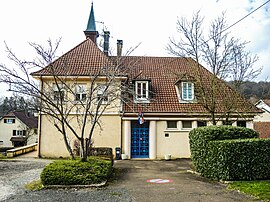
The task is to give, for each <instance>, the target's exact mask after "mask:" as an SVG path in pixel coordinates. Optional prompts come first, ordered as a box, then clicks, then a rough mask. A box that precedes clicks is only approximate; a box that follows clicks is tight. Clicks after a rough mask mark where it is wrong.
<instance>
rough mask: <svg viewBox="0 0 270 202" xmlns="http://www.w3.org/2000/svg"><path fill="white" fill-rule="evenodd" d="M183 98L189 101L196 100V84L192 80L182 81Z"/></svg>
mask: <svg viewBox="0 0 270 202" xmlns="http://www.w3.org/2000/svg"><path fill="white" fill-rule="evenodd" d="M181 99H182V100H187V101H191V100H194V84H193V83H192V82H182V83H181Z"/></svg>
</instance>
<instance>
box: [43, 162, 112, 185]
mask: <svg viewBox="0 0 270 202" xmlns="http://www.w3.org/2000/svg"><path fill="white" fill-rule="evenodd" d="M111 171H112V163H111V161H110V160H105V159H100V158H94V157H90V158H88V159H87V161H86V162H82V161H81V160H80V159H78V160H56V161H54V162H53V163H51V164H49V165H47V166H46V167H45V168H44V169H43V171H42V173H41V175H40V178H41V181H42V184H43V185H90V184H97V183H101V182H104V181H106V180H107V178H108V177H109V175H110V174H111Z"/></svg>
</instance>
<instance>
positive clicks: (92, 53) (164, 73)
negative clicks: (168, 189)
mask: <svg viewBox="0 0 270 202" xmlns="http://www.w3.org/2000/svg"><path fill="white" fill-rule="evenodd" d="M116 64H121V65H122V69H121V72H119V74H122V75H128V77H129V80H130V81H132V80H133V79H141V80H149V79H150V80H151V87H152V89H151V90H152V91H153V95H152V100H151V102H150V103H149V104H140V105H139V104H135V103H134V102H129V103H128V105H125V106H124V111H125V112H138V111H139V110H143V111H144V112H156V113H163V112H164V113H165V112H169V113H174V112H176V113H207V110H206V109H205V108H204V107H203V106H202V105H201V104H199V103H179V100H178V97H177V92H176V89H175V83H176V82H179V79H180V80H181V79H187V80H192V79H193V78H194V77H193V76H194V69H196V67H197V63H196V62H195V61H194V60H193V59H191V58H180V57H140V56H123V57H121V58H120V60H119V58H117V57H107V56H106V55H104V54H103V52H101V51H100V50H99V48H98V47H97V46H96V45H95V44H94V43H93V42H92V41H91V40H90V39H86V40H85V41H83V42H82V43H81V44H79V45H78V46H76V47H75V48H73V49H72V50H70V51H69V52H67V53H66V54H64V55H63V56H62V57H60V58H59V59H57V60H56V61H54V62H53V63H52V64H51V65H49V66H48V67H45V68H44V69H42V70H40V71H38V72H34V73H32V75H33V76H40V75H52V73H53V72H52V71H51V70H52V69H53V70H54V73H55V74H56V75H69V76H87V75H88V76H89V75H93V74H95V73H96V72H97V71H98V70H100V68H103V67H104V66H114V65H116ZM51 67H54V68H51ZM199 69H200V71H201V72H202V73H201V75H202V83H203V85H204V86H208V87H209V86H210V82H211V78H212V75H211V73H210V72H209V71H208V70H206V69H205V68H203V67H202V66H200V68H199ZM217 86H219V92H218V96H217V105H218V107H217V112H224V111H225V108H224V103H227V104H228V103H232V102H233V103H234V109H233V110H234V112H237V113H238V112H246V113H248V112H251V113H255V112H258V110H257V108H255V107H254V106H253V105H252V104H250V103H249V102H248V101H246V100H245V99H244V98H243V97H242V96H241V95H240V94H238V93H237V92H235V91H234V90H232V89H231V88H230V87H228V86H227V85H226V84H225V83H224V82H223V81H221V80H217ZM195 89H196V87H195ZM206 91H208V92H209V91H210V88H207V89H206ZM206 94H207V92H206Z"/></svg>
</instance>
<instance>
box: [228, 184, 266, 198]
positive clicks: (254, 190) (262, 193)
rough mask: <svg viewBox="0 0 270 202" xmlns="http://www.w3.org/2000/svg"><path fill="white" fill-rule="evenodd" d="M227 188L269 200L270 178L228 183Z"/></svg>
mask: <svg viewBox="0 0 270 202" xmlns="http://www.w3.org/2000/svg"><path fill="white" fill-rule="evenodd" d="M228 188H229V189H236V190H239V191H241V192H244V193H247V194H251V195H253V196H256V197H257V198H259V199H262V200H265V201H270V180H265V181H239V182H233V183H231V184H229V186H228Z"/></svg>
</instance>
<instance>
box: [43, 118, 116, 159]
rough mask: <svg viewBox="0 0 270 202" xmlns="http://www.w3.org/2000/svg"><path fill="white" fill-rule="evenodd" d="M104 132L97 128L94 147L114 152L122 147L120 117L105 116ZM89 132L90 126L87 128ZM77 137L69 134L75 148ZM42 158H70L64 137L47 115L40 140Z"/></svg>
mask: <svg viewBox="0 0 270 202" xmlns="http://www.w3.org/2000/svg"><path fill="white" fill-rule="evenodd" d="M100 121H101V125H102V131H100V128H99V127H98V126H97V127H96V128H95V131H94V135H93V142H94V144H93V146H94V147H111V148H113V151H114V150H115V147H120V145H121V139H120V137H121V118H120V116H119V115H117V114H115V115H103V116H102V117H101V120H100ZM71 124H72V125H73V126H75V124H76V121H75V120H74V119H73V121H71ZM86 129H87V130H86V131H89V125H87V127H86ZM75 140H76V138H75V136H73V135H71V132H69V141H70V142H71V145H72V146H74V141H75ZM39 146H40V156H41V157H50V158H59V157H69V153H68V151H67V149H66V147H65V143H64V141H63V136H62V134H61V133H59V132H58V131H57V129H56V128H55V127H54V125H53V124H52V122H51V121H49V119H48V117H47V115H41V136H40V139H39Z"/></svg>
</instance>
